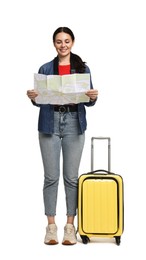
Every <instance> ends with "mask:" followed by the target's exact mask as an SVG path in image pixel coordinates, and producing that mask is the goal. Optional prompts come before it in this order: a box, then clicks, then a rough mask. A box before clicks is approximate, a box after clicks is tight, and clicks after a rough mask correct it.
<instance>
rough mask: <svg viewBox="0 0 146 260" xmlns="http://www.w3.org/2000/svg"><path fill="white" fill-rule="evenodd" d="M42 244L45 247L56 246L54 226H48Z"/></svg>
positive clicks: (55, 229) (55, 227) (55, 228)
mask: <svg viewBox="0 0 146 260" xmlns="http://www.w3.org/2000/svg"><path fill="white" fill-rule="evenodd" d="M44 243H45V244H46V245H56V244H58V238H57V226H56V224H49V225H48V226H47V227H46V235H45V240H44Z"/></svg>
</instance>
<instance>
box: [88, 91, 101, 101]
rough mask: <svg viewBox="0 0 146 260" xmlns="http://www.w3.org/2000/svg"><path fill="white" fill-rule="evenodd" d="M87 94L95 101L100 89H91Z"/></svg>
mask: <svg viewBox="0 0 146 260" xmlns="http://www.w3.org/2000/svg"><path fill="white" fill-rule="evenodd" d="M86 95H87V96H88V97H89V98H90V100H91V101H94V100H96V99H97V96H98V90H97V89H90V90H88V91H87V92H86Z"/></svg>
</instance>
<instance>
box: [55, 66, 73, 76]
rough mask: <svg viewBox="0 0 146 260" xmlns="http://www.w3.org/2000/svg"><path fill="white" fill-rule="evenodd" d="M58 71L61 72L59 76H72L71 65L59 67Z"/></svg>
mask: <svg viewBox="0 0 146 260" xmlns="http://www.w3.org/2000/svg"><path fill="white" fill-rule="evenodd" d="M58 70H59V75H65V74H70V64H69V65H59V67H58Z"/></svg>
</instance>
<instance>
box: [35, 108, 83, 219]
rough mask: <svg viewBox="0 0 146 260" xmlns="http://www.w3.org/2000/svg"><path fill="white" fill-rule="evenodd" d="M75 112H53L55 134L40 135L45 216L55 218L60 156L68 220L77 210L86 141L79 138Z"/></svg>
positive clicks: (81, 137)
mask: <svg viewBox="0 0 146 260" xmlns="http://www.w3.org/2000/svg"><path fill="white" fill-rule="evenodd" d="M78 132H79V122H78V113H77V112H68V113H59V112H54V133H53V134H52V135H50V134H43V133H39V142H40V149H41V154H42V160H43V165H44V187H43V195H44V206H45V214H46V215H47V216H55V215H56V205H57V194H58V184H59V177H60V154H61V150H62V156H63V180H64V187H65V194H66V208H67V216H75V215H76V209H77V187H78V170H79V165H80V160H81V156H82V151H83V147H84V141H85V133H83V134H80V135H79V134H78Z"/></svg>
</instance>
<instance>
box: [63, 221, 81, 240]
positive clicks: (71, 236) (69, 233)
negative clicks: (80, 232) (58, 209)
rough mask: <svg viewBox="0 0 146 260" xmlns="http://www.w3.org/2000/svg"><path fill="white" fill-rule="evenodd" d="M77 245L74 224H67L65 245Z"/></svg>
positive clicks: (64, 238)
mask: <svg viewBox="0 0 146 260" xmlns="http://www.w3.org/2000/svg"><path fill="white" fill-rule="evenodd" d="M76 243H77V237H76V230H75V227H74V226H73V225H72V224H66V226H65V227H64V237H63V241H62V244H63V245H74V244H76Z"/></svg>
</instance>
